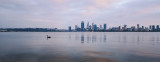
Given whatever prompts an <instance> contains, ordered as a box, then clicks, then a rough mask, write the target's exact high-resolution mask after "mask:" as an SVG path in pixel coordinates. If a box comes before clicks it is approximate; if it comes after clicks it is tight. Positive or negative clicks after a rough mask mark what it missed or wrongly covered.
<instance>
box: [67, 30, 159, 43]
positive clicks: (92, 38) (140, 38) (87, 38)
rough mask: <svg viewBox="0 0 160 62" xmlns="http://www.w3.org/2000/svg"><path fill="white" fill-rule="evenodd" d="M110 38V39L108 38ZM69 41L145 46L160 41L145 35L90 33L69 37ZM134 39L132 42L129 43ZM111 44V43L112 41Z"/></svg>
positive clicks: (157, 37) (157, 36)
mask: <svg viewBox="0 0 160 62" xmlns="http://www.w3.org/2000/svg"><path fill="white" fill-rule="evenodd" d="M107 36H108V37H107ZM68 38H69V40H77V41H78V40H80V41H81V43H96V42H99V43H100V42H103V43H104V42H107V41H110V40H112V42H119V43H122V42H123V43H128V42H131V43H135V44H137V45H140V44H143V43H148V44H151V45H155V44H159V42H160V39H159V35H156V36H145V35H140V34H137V35H126V34H125V35H120V34H119V35H118V34H117V35H114V36H112V37H110V36H109V34H100V35H97V34H95V33H90V34H85V33H81V34H80V35H77V34H75V35H74V36H73V35H69V37H68ZM130 39H132V41H129V40H130ZM110 42H111V41H110Z"/></svg>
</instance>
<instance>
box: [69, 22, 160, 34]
mask: <svg viewBox="0 0 160 62" xmlns="http://www.w3.org/2000/svg"><path fill="white" fill-rule="evenodd" d="M68 31H72V32H86V31H88V32H92V31H93V32H160V27H159V25H150V26H148V27H145V26H140V25H139V24H137V26H131V27H127V25H124V26H118V27H112V28H107V24H103V25H100V26H99V27H98V26H97V25H96V24H94V23H92V25H90V24H89V22H88V23H87V27H86V28H85V23H84V21H82V22H81V27H79V26H78V25H75V29H72V27H71V26H69V28H68Z"/></svg>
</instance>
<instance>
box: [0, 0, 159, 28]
mask: <svg viewBox="0 0 160 62" xmlns="http://www.w3.org/2000/svg"><path fill="white" fill-rule="evenodd" d="M82 20H83V21H84V22H85V25H86V23H87V22H90V24H91V23H92V22H94V23H96V24H98V25H99V24H104V23H107V24H108V26H118V25H123V24H127V25H129V26H131V25H136V24H141V25H144V26H148V25H152V24H155V25H157V24H159V23H160V0H0V28H28V27H33V28H35V27H39V28H55V27H57V28H60V29H62V28H64V29H67V28H68V26H72V27H74V25H80V23H81V21H82Z"/></svg>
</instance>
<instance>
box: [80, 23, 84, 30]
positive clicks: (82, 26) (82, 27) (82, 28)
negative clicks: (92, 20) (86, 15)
mask: <svg viewBox="0 0 160 62" xmlns="http://www.w3.org/2000/svg"><path fill="white" fill-rule="evenodd" d="M81 30H82V31H84V22H83V21H82V22H81Z"/></svg>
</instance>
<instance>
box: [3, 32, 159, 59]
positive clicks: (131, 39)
mask: <svg viewBox="0 0 160 62" xmlns="http://www.w3.org/2000/svg"><path fill="white" fill-rule="evenodd" d="M46 35H49V36H51V37H52V38H50V39H47V38H46ZM0 62H160V33H158V32H157V33H156V32H155V33H154V32H152V33H149V32H148V33H143V32H141V33H140V32H139V33H136V32H1V33H0Z"/></svg>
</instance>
